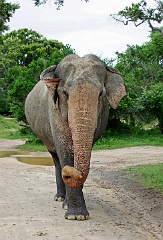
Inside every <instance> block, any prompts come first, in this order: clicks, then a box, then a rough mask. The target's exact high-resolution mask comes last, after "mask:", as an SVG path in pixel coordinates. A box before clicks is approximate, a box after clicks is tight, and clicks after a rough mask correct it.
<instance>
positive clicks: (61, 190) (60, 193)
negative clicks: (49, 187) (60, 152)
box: [49, 151, 66, 202]
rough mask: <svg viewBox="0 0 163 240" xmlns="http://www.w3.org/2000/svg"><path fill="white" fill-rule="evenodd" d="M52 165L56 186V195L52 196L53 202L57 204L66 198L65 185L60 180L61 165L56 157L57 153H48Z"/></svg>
mask: <svg viewBox="0 0 163 240" xmlns="http://www.w3.org/2000/svg"><path fill="white" fill-rule="evenodd" d="M49 153H50V154H51V156H52V158H53V161H54V165H55V176H56V184H57V194H56V195H55V196H54V200H55V201H58V202H63V201H64V199H65V196H66V189H65V184H64V182H63V179H62V175H61V165H60V162H59V158H58V156H57V153H54V152H50V151H49Z"/></svg>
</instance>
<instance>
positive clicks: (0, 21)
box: [0, 0, 20, 35]
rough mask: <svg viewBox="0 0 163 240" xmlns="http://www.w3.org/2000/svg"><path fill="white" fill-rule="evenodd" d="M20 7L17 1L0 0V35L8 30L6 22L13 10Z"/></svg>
mask: <svg viewBox="0 0 163 240" xmlns="http://www.w3.org/2000/svg"><path fill="white" fill-rule="evenodd" d="M19 8H20V5H19V4H18V3H14V4H12V3H10V2H6V0H0V35H1V34H2V33H3V32H4V31H6V30H9V26H8V25H7V22H9V21H10V18H11V17H12V16H13V14H14V13H15V11H16V10H17V9H19Z"/></svg>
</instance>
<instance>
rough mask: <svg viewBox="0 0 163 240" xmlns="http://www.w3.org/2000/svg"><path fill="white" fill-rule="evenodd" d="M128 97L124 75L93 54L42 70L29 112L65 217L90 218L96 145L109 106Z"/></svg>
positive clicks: (28, 103)
mask: <svg viewBox="0 0 163 240" xmlns="http://www.w3.org/2000/svg"><path fill="white" fill-rule="evenodd" d="M125 95H126V89H125V85H124V82H123V79H122V77H121V75H120V73H119V72H118V71H117V70H116V69H113V68H111V67H107V66H105V64H104V63H103V62H102V61H101V60H100V59H99V58H98V57H96V56H94V55H86V56H84V57H79V56H78V55H76V54H71V55H68V56H66V57H65V58H63V60H62V61H61V62H60V63H59V64H58V65H57V66H52V67H49V68H47V69H46V70H44V71H43V72H42V74H41V76H40V81H39V82H38V83H37V84H36V86H35V87H34V88H33V90H32V91H31V92H30V93H29V95H28V96H27V99H26V102H25V114H26V117H27V121H28V123H29V125H30V127H31V129H32V130H33V132H34V133H35V134H36V135H37V136H38V137H39V138H40V139H41V140H42V142H43V143H44V145H45V146H46V147H47V149H48V151H49V152H50V154H51V155H52V158H53V160H54V164H55V168H56V183H57V194H56V196H55V200H58V201H61V200H64V203H63V207H64V208H65V209H67V211H66V213H65V218H66V219H70V220H75V219H77V220H85V219H88V217H89V213H88V211H87V209H86V204H85V200H84V196H83V192H82V188H83V184H84V182H85V180H86V178H87V175H88V173H89V166H90V157H91V150H92V145H93V143H94V142H95V141H96V140H97V139H98V138H99V137H100V136H101V134H102V133H103V132H104V131H105V129H106V126H107V122H108V117H109V108H108V102H109V103H110V104H111V106H112V107H113V108H116V107H117V105H118V103H119V102H120V100H121V99H122V98H123V97H124V96H125Z"/></svg>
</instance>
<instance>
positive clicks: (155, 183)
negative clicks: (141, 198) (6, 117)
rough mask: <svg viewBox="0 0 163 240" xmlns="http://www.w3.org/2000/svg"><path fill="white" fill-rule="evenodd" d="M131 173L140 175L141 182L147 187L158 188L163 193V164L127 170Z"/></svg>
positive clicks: (139, 166) (140, 166)
mask: <svg viewBox="0 0 163 240" xmlns="http://www.w3.org/2000/svg"><path fill="white" fill-rule="evenodd" d="M126 170H127V171H129V172H131V173H137V174H139V175H138V176H139V179H140V182H142V183H143V184H144V185H145V186H146V187H150V188H156V189H159V190H161V191H163V163H159V164H150V165H138V166H136V167H130V168H127V169H126Z"/></svg>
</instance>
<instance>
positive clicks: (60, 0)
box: [33, 0, 89, 10]
mask: <svg viewBox="0 0 163 240" xmlns="http://www.w3.org/2000/svg"><path fill="white" fill-rule="evenodd" d="M33 1H34V4H35V6H40V5H41V4H45V3H47V2H48V1H49V0H33ZM81 1H82V0H81ZM85 2H89V0H85ZM54 4H55V5H57V10H60V8H61V7H63V6H64V0H54Z"/></svg>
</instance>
